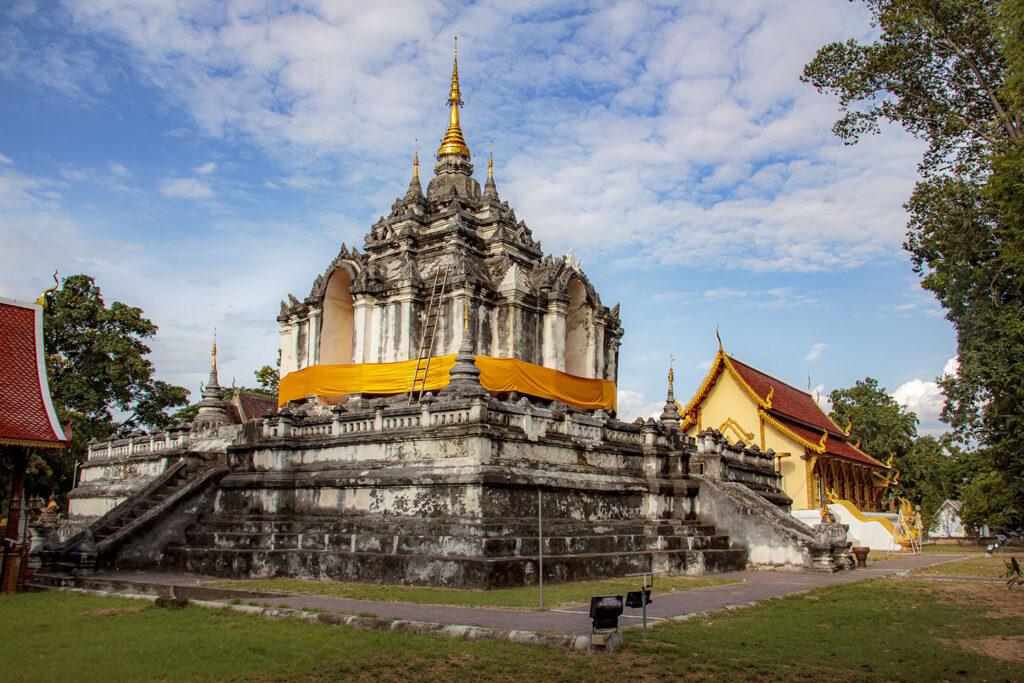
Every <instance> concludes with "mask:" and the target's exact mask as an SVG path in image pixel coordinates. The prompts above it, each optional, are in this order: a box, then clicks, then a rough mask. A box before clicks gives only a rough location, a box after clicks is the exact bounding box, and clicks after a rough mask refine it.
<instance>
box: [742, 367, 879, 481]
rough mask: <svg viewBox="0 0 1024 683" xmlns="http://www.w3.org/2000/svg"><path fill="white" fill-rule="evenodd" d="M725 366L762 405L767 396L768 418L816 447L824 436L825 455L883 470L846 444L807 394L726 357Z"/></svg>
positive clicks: (841, 432)
mask: <svg viewBox="0 0 1024 683" xmlns="http://www.w3.org/2000/svg"><path fill="white" fill-rule="evenodd" d="M729 362H730V363H731V364H732V366H733V368H735V370H736V372H737V373H738V374H739V376H740V377H742V378H743V381H744V382H746V383H747V385H748V386H749V387H750V388H751V389H752V390H753V391H754V393H755V394H757V395H758V397H759V398H760V399H761V400H762V401H767V399H768V395H769V393H771V406H772V407H771V408H769V409H768V410H767V412H768V414H769V415H771V416H772V417H774V418H775V419H777V420H778V421H779V422H780V423H781V424H782V425H783V426H784V427H786V428H787V429H789V430H790V431H792V432H793V433H794V434H796V435H797V436H799V437H800V438H802V439H804V440H806V441H810V442H811V443H815V444H816V443H819V442H820V441H821V435H822V433H823V432H828V439H827V440H826V441H825V452H826V453H828V454H830V455H834V456H837V457H840V458H846V459H847V460H852V461H854V462H859V463H863V464H865V465H870V466H872V467H885V465H883V464H882V463H880V462H878V461H877V460H875V459H874V458H872V457H871V456H869V455H868V454H867V453H864V452H863V451H862V450H860V449H859V448H856V447H854V445H853V444H851V443H849V442H848V440H847V439H848V438H849V437H847V435H846V432H845V431H844V430H843V429H842V428H841V427H839V425H837V424H836V423H835V422H833V421H832V420H831V419H829V417H828V415H826V414H825V413H824V411H822V409H821V408H820V407H819V406H818V402H817V401H815V400H814V397H813V396H811V395H810V394H809V393H807V392H806V391H800V390H799V389H797V388H795V387H792V386H790V385H789V384H786V383H785V382H783V381H782V380H780V379H776V378H775V377H772V376H771V375H767V374H765V373H763V372H761V371H760V370H758V369H757V368H754V367H751V366H749V365H747V364H746V363H744V362H743V361H741V360H737V359H736V358H733V357H732V356H729Z"/></svg>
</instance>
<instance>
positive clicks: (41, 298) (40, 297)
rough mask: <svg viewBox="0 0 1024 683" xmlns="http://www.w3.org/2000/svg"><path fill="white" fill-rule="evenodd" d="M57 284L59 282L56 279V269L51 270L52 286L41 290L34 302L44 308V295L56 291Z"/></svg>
mask: <svg viewBox="0 0 1024 683" xmlns="http://www.w3.org/2000/svg"><path fill="white" fill-rule="evenodd" d="M59 285H60V282H59V281H58V280H57V271H56V270H55V271H53V287H50V288H49V289H45V290H43V293H42V294H40V295H39V298H38V299H36V303H37V304H39V305H40V306H42V307H43V308H46V295H47V294H49V293H50V292H55V291H57V287H58V286H59Z"/></svg>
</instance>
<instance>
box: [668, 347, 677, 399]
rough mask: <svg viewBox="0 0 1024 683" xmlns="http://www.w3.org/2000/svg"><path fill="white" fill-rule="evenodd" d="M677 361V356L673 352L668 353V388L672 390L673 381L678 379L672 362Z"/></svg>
mask: <svg viewBox="0 0 1024 683" xmlns="http://www.w3.org/2000/svg"><path fill="white" fill-rule="evenodd" d="M675 362H676V357H675V356H673V355H672V354H669V355H668V390H669V391H672V383H673V382H674V381H675V379H676V373H675V371H674V370H673V369H672V364H673V363H675Z"/></svg>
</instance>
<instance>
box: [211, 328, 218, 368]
mask: <svg viewBox="0 0 1024 683" xmlns="http://www.w3.org/2000/svg"><path fill="white" fill-rule="evenodd" d="M210 367H212V368H215V367H217V326H216V325H214V326H213V352H212V353H211V358H210Z"/></svg>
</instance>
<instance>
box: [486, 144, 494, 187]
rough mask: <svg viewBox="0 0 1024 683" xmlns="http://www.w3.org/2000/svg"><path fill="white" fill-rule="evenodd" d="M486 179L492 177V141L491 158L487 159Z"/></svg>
mask: <svg viewBox="0 0 1024 683" xmlns="http://www.w3.org/2000/svg"><path fill="white" fill-rule="evenodd" d="M487 177H488V178H493V177H494V140H491V156H490V158H488V159H487Z"/></svg>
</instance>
